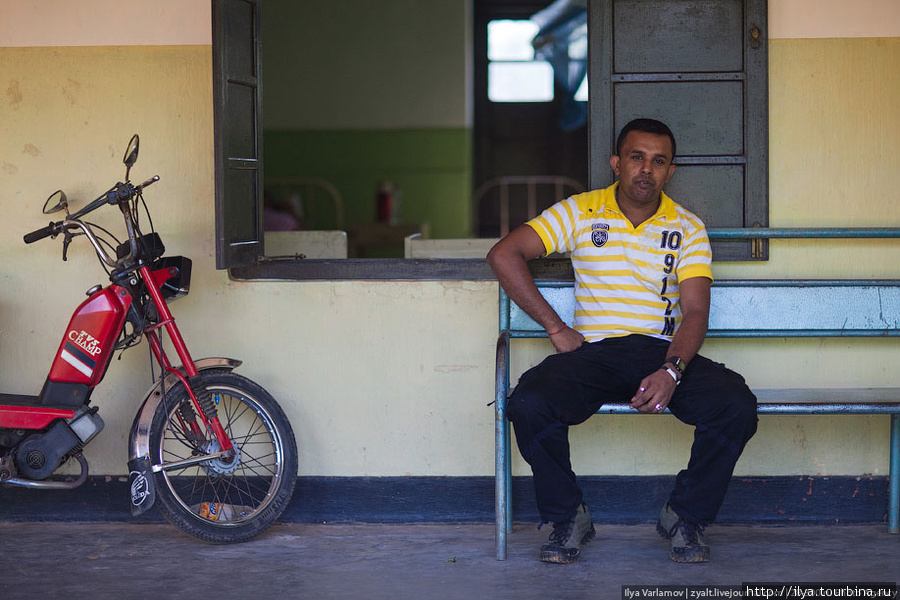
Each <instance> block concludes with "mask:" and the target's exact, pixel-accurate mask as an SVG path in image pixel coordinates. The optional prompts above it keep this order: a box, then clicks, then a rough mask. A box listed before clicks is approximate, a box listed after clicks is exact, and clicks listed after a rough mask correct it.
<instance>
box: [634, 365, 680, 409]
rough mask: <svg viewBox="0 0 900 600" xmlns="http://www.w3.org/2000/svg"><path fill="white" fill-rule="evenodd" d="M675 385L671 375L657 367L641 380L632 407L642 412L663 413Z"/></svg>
mask: <svg viewBox="0 0 900 600" xmlns="http://www.w3.org/2000/svg"><path fill="white" fill-rule="evenodd" d="M675 386H676V383H675V380H674V379H672V376H671V375H669V374H668V373H667V372H666V371H664V370H662V369H657V370H656V371H653V372H652V373H650V374H649V375H647V376H646V377H644V378H643V379H642V380H641V384H640V387H638V390H637V393H635V395H634V397H633V398H632V399H631V408H636V409H638V410H639V411H641V412H642V413H661V412H662V411H664V410H666V407H667V406H668V405H669V401H670V400H671V399H672V394H674V393H675Z"/></svg>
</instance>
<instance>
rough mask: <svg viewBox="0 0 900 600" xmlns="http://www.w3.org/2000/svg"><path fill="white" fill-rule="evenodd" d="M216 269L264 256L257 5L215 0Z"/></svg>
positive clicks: (253, 1)
mask: <svg viewBox="0 0 900 600" xmlns="http://www.w3.org/2000/svg"><path fill="white" fill-rule="evenodd" d="M212 16H213V77H214V80H213V95H214V98H215V108H214V120H215V153H216V157H215V162H216V268H218V269H226V268H231V267H237V266H243V265H249V264H253V263H255V262H256V261H257V260H258V258H259V257H260V256H262V255H263V253H264V248H263V241H262V240H263V223H262V204H263V203H262V185H261V182H262V127H261V123H262V107H261V102H262V79H261V72H260V68H261V65H262V60H261V56H260V46H261V45H260V35H259V33H260V29H259V28H260V3H259V2H258V0H213V3H212Z"/></svg>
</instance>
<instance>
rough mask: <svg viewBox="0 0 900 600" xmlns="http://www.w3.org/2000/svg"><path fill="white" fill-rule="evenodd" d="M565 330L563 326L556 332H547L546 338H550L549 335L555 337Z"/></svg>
mask: <svg viewBox="0 0 900 600" xmlns="http://www.w3.org/2000/svg"><path fill="white" fill-rule="evenodd" d="M565 328H566V326H565V325H563V326H562V327H560V328H559V329H557V330H556V331H548V332H547V335H548V336H551V335H556V334H557V333H562V332H563V331H564V330H565Z"/></svg>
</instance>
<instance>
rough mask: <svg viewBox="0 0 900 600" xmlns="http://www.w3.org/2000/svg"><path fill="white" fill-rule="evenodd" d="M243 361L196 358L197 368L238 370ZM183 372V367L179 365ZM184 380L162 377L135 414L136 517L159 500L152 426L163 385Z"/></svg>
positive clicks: (131, 457) (132, 477) (131, 467)
mask: <svg viewBox="0 0 900 600" xmlns="http://www.w3.org/2000/svg"><path fill="white" fill-rule="evenodd" d="M240 364H241V361H239V360H235V359H233V358H201V359H200V360H198V361H194V365H195V366H196V367H197V370H198V371H207V370H209V369H226V370H228V371H231V370H233V369H236V368H237V367H239V366H240ZM179 371H181V374H182V375H184V374H185V373H184V368H183V367H179ZM180 382H181V379H180V378H179V377H178V376H177V375H175V374H173V373H168V374H166V376H165V377H163V378H161V379H160V380H159V381H158V382H157V383H156V385H154V386H152V387H151V388H150V389H149V390H147V395H146V396H145V397H144V401H143V403H142V404H141V408H140V409H138V412H137V414H136V415H135V417H134V423H132V425H131V435H130V437H129V450H128V479H129V482H130V487H131V514H132V515H134V516H137V515H139V514H141V513H143V512H145V511H147V510H148V509H149V508H150V507H151V506H153V503H154V502H155V501H156V489H155V488H154V485H153V472H152V464H151V462H150V426H151V425H152V423H153V415H154V414H156V409H157V408H158V407H159V403H160V402H162V397H163V395H162V385H163V384H165V385H166V388H167V389H171V388H172V387H174V386H175V385H176V384H178V383H180Z"/></svg>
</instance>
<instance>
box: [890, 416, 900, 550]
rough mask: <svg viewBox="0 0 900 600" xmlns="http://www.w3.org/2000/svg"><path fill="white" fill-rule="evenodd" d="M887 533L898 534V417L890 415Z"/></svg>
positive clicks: (899, 452)
mask: <svg viewBox="0 0 900 600" xmlns="http://www.w3.org/2000/svg"><path fill="white" fill-rule="evenodd" d="M888 531H889V532H890V533H900V415H891V465H890V489H889V495H888Z"/></svg>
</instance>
